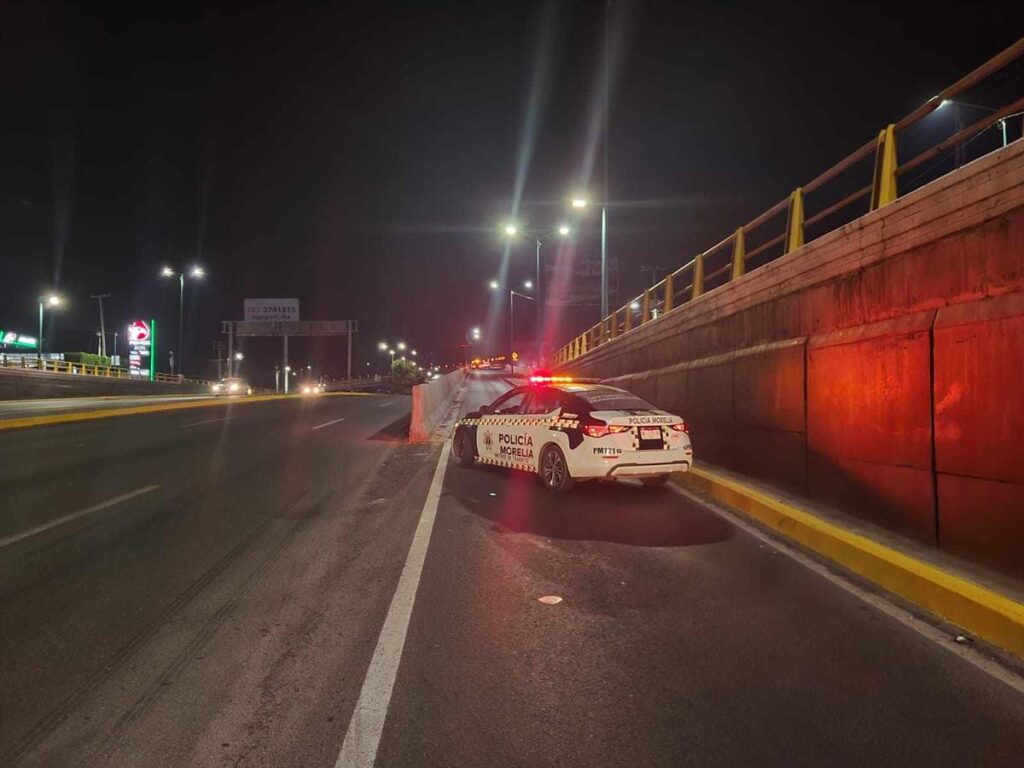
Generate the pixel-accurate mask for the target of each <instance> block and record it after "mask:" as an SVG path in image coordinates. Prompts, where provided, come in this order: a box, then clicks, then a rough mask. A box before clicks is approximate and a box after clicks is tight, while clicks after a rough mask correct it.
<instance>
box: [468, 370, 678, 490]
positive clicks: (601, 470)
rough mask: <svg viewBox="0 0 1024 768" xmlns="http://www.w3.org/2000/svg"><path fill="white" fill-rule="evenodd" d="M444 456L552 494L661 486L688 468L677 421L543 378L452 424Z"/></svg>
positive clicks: (599, 390)
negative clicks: (517, 473) (616, 483)
mask: <svg viewBox="0 0 1024 768" xmlns="http://www.w3.org/2000/svg"><path fill="white" fill-rule="evenodd" d="M452 448H453V451H454V453H455V457H456V458H457V459H458V461H459V464H461V465H462V466H464V467H471V466H473V465H475V464H488V465H493V466H498V467H507V468H510V469H519V470H524V471H526V472H534V473H536V474H539V475H540V477H541V480H542V481H543V482H544V485H545V486H546V487H548V488H549V489H551V490H553V491H567V490H569V489H570V488H572V486H573V485H574V483H575V482H576V481H581V480H597V479H615V478H620V477H632V478H638V479H639V480H641V481H642V482H643V483H644V484H645V485H653V486H657V485H664V484H665V483H666V482H667V481H668V479H669V476H670V475H671V473H673V472H686V471H687V470H689V469H690V466H691V465H692V464H693V447H692V445H691V443H690V433H689V429H688V428H687V426H686V422H685V421H683V419H682V418H680V417H679V416H675V415H673V414H671V413H667V412H666V411H663V410H661V409H659V408H656V407H655V406H653V405H651V404H650V403H648V402H647V401H646V400H642V399H641V398H639V397H637V396H636V395H634V394H632V393H630V392H627V391H626V390H624V389H617V388H616V387H610V386H607V385H604V384H600V383H591V382H584V381H574V380H573V379H571V378H568V377H561V376H546V375H534V376H531V377H530V383H529V384H528V385H526V386H521V387H516V388H514V389H511V390H509V391H508V392H506V393H505V394H504V395H502V396H501V397H499V398H498V399H497V400H495V401H494V402H493V403H491V404H490V405H485V406H483V407H482V408H481V409H480V410H479V411H475V412H473V413H470V414H469V415H467V416H466V417H465V418H463V419H462V420H460V421H459V424H458V426H457V427H456V429H455V437H454V442H453V446H452Z"/></svg>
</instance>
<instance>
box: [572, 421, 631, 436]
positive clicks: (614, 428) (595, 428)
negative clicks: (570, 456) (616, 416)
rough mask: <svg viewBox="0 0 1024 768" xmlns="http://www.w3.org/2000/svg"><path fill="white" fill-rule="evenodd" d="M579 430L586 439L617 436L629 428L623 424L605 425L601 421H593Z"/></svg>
mask: <svg viewBox="0 0 1024 768" xmlns="http://www.w3.org/2000/svg"><path fill="white" fill-rule="evenodd" d="M581 429H582V430H583V434H584V435H586V436H587V437H606V436H608V435H618V434H621V433H622V432H628V431H629V427H627V426H626V425H625V424H605V423H604V422H603V421H598V420H597V419H594V420H593V421H589V422H587V423H586V424H584V425H583V426H582V427H581Z"/></svg>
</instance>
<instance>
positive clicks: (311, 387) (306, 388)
mask: <svg viewBox="0 0 1024 768" xmlns="http://www.w3.org/2000/svg"><path fill="white" fill-rule="evenodd" d="M323 391H324V387H323V384H321V383H320V382H319V381H305V382H302V383H301V384H299V392H301V393H302V394H304V395H319V394H320V393H321V392H323Z"/></svg>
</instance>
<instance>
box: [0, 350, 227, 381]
mask: <svg viewBox="0 0 1024 768" xmlns="http://www.w3.org/2000/svg"><path fill="white" fill-rule="evenodd" d="M0 368H19V369H22V370H26V371H42V372H44V373H63V374H68V375H72V376H98V377H100V378H106V379H125V380H131V381H149V378H148V377H143V376H137V375H133V374H132V373H131V372H130V371H129V370H128V369H127V368H118V367H116V366H112V365H90V364H88V363H75V362H71V361H70V360H51V359H47V358H43V359H42V360H40V359H39V358H36V357H30V356H28V355H19V356H17V357H11V358H8V357H7V356H6V355H0ZM153 381H156V382H161V383H164V384H203V385H209V384H211V383H212V382H209V381H206V380H205V379H188V378H185V377H184V376H180V375H178V374H170V373H156V374H155V375H154V378H153Z"/></svg>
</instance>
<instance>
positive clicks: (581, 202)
mask: <svg viewBox="0 0 1024 768" xmlns="http://www.w3.org/2000/svg"><path fill="white" fill-rule="evenodd" d="M572 207H573V208H575V209H576V210H583V209H584V208H586V207H587V198H585V197H574V198H573V199H572Z"/></svg>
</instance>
